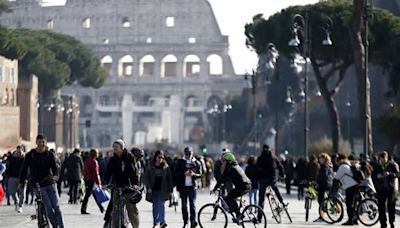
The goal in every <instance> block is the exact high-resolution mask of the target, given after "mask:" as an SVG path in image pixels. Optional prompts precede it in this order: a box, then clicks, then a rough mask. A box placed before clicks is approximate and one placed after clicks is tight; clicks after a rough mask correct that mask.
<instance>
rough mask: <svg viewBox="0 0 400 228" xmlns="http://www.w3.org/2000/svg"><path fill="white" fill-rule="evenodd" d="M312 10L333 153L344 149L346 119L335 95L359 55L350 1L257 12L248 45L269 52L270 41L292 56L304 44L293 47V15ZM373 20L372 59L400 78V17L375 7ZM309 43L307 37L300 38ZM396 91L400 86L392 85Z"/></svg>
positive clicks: (314, 55)
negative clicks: (352, 34)
mask: <svg viewBox="0 0 400 228" xmlns="http://www.w3.org/2000/svg"><path fill="white" fill-rule="evenodd" d="M306 12H308V15H309V28H310V34H311V35H310V36H309V39H310V42H311V50H310V53H309V58H310V62H311V65H312V68H313V71H314V75H315V77H316V81H317V83H318V86H319V88H320V91H321V93H322V96H323V98H324V102H325V104H326V107H327V110H328V113H329V116H330V119H331V126H332V140H333V152H338V150H339V140H340V121H339V119H340V118H339V113H338V111H337V109H336V104H335V100H334V97H335V95H336V93H337V92H338V91H339V89H340V85H341V83H342V82H343V79H344V76H345V74H346V71H347V69H348V68H349V67H350V66H351V65H352V64H354V54H353V52H352V51H350V50H352V45H351V42H350V38H349V23H350V20H351V17H352V4H351V1H349V0H328V1H322V2H319V3H316V4H313V5H306V6H293V7H289V8H286V9H284V10H282V11H281V12H279V13H277V14H275V15H272V16H271V17H269V18H268V19H266V18H264V17H263V15H262V14H258V15H255V16H254V17H253V21H252V23H249V24H246V25H245V35H246V38H247V39H246V45H247V46H248V47H249V48H250V49H253V50H254V51H255V52H256V53H257V54H259V55H260V54H265V53H267V51H268V50H267V48H268V44H269V43H274V44H275V46H276V48H277V49H278V50H279V52H280V53H281V54H283V55H285V56H287V57H288V58H294V56H295V53H303V50H302V46H300V47H298V48H293V47H290V46H289V45H288V41H289V40H290V39H291V38H292V37H293V33H292V27H291V26H292V25H293V16H294V15H296V14H300V15H302V16H303V17H305V15H306ZM372 14H373V16H372V18H371V19H370V21H371V23H370V38H369V41H370V62H373V63H376V64H379V65H382V66H383V67H384V69H386V70H388V72H389V73H390V74H391V78H392V79H391V82H396V83H397V84H398V83H400V79H398V78H399V77H400V75H399V74H398V73H397V72H398V71H400V64H399V63H400V60H399V59H398V58H397V56H396V55H398V53H399V48H400V42H399V41H400V40H399V39H400V36H399V35H400V34H399V31H400V19H399V18H398V17H395V16H393V15H392V14H390V13H389V12H387V11H384V10H381V9H376V8H374V9H373V10H372ZM327 16H328V17H330V18H331V19H332V22H333V27H332V31H331V39H332V41H333V45H332V46H330V47H327V46H323V45H322V40H324V39H325V37H326V33H325V30H324V27H323V25H324V24H325V23H326V21H327ZM299 39H300V41H301V42H302V43H304V36H300V37H299ZM391 86H392V88H393V90H395V89H397V88H398V85H397V88H396V87H395V85H391Z"/></svg>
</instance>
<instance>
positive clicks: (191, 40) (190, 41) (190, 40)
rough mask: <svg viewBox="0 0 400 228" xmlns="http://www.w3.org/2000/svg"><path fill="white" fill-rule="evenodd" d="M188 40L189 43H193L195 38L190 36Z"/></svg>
mask: <svg viewBox="0 0 400 228" xmlns="http://www.w3.org/2000/svg"><path fill="white" fill-rule="evenodd" d="M188 41H189V43H191V44H194V43H196V38H194V37H190V38H189V40H188Z"/></svg>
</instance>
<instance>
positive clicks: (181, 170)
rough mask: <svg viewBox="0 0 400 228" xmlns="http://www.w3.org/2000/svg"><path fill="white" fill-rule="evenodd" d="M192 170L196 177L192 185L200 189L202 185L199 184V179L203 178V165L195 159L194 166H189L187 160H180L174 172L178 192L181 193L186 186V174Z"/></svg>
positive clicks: (193, 160)
mask: <svg viewBox="0 0 400 228" xmlns="http://www.w3.org/2000/svg"><path fill="white" fill-rule="evenodd" d="M188 169H191V170H192V171H193V172H194V173H195V175H193V176H192V184H193V187H195V188H198V187H199V185H200V183H199V178H200V177H201V174H202V173H201V164H200V162H199V161H198V160H196V159H195V158H193V159H192V164H191V165H189V167H188V165H187V162H186V159H183V158H181V159H179V160H178V161H177V162H176V165H175V170H174V183H175V185H176V188H177V189H178V191H181V190H182V189H183V187H184V186H185V178H186V176H185V172H186V171H187V170H188Z"/></svg>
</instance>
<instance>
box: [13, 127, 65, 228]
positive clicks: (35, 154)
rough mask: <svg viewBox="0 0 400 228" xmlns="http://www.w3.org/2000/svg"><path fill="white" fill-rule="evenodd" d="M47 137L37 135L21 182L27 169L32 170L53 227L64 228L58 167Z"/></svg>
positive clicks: (32, 175)
mask: <svg viewBox="0 0 400 228" xmlns="http://www.w3.org/2000/svg"><path fill="white" fill-rule="evenodd" d="M46 144H47V138H46V136H44V135H38V136H37V137H36V145H37V147H36V148H35V149H32V150H31V151H29V152H28V153H27V154H26V156H25V160H24V163H23V165H22V169H21V174H20V178H19V179H20V183H21V184H23V183H25V180H26V175H27V170H28V168H30V170H31V180H30V182H31V183H38V184H39V186H40V192H41V193H42V199H43V203H44V205H45V208H46V212H47V216H48V218H49V220H50V223H51V224H52V226H53V227H57V228H63V227H64V222H63V216H62V213H61V208H60V203H59V201H60V199H59V196H58V193H57V188H56V180H57V179H58V175H59V174H58V171H59V170H58V168H57V164H56V158H55V155H54V154H53V153H51V152H50V151H49V150H48V149H47V146H46Z"/></svg>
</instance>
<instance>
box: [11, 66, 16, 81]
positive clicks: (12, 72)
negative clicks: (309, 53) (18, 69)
mask: <svg viewBox="0 0 400 228" xmlns="http://www.w3.org/2000/svg"><path fill="white" fill-rule="evenodd" d="M10 82H11V83H15V82H16V80H15V68H11V70H10Z"/></svg>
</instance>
